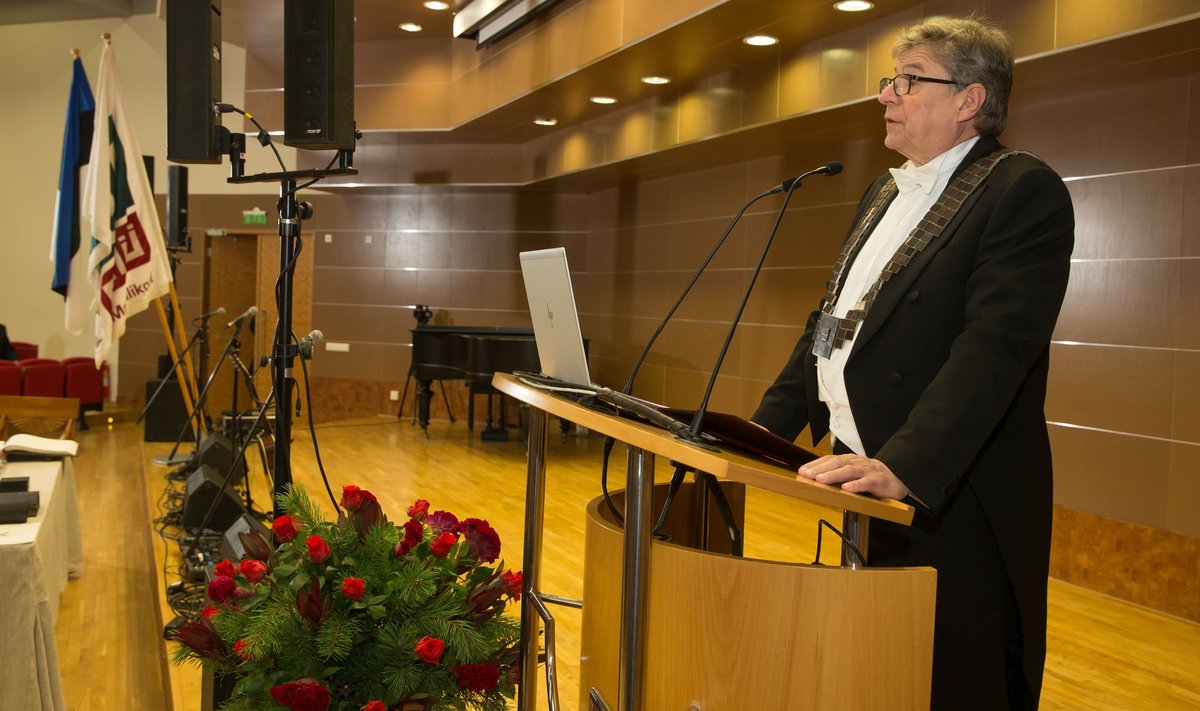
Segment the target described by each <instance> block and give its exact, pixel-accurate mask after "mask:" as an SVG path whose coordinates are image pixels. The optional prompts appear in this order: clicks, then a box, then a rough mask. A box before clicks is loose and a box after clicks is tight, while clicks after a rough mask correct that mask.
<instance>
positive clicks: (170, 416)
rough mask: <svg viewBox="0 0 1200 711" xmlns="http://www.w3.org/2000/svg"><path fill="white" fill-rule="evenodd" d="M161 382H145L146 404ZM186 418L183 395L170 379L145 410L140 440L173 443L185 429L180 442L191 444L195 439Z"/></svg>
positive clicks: (177, 383) (173, 380) (172, 379)
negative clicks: (143, 427)
mask: <svg viewBox="0 0 1200 711" xmlns="http://www.w3.org/2000/svg"><path fill="white" fill-rule="evenodd" d="M168 361H169V357H168ZM161 380H162V379H161V378H159V380H147V381H146V400H147V402H149V400H150V397H151V396H153V395H154V392H155V391H156V390H158V385H159V383H160V382H161ZM187 416H188V411H187V408H186V407H184V405H183V393H181V392H180V391H179V382H178V381H177V380H176V379H175V378H173V377H172V378H171V379H170V382H168V383H167V384H166V385H164V386H163V389H162V390H161V391H159V393H158V397H157V398H155V399H154V402H151V403H150V407H149V409H147V410H146V429H145V432H144V433H143V436H142V439H143V440H144V441H146V442H174V441H175V438H176V437H178V436H179V431H180V430H181V429H183V428H184V427H187V431H186V432H185V433H184V435H183V439H182V440H181V441H183V442H191V441H192V440H193V439H195V438H194V437H193V436H192V428H191V427H189V426H188V419H187Z"/></svg>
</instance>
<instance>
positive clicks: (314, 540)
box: [304, 533, 330, 563]
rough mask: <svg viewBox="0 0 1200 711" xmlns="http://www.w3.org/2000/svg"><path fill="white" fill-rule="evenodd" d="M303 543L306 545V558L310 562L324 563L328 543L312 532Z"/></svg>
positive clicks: (327, 555)
mask: <svg viewBox="0 0 1200 711" xmlns="http://www.w3.org/2000/svg"><path fill="white" fill-rule="evenodd" d="M304 545H306V546H308V559H309V560H311V561H312V562H314V563H324V562H325V561H326V560H327V559H328V558H329V554H330V551H329V544H328V543H326V542H325V539H324V538H321V537H320V536H319V535H317V534H315V533H314V534H313V535H311V536H309V537H308V540H306V541H304Z"/></svg>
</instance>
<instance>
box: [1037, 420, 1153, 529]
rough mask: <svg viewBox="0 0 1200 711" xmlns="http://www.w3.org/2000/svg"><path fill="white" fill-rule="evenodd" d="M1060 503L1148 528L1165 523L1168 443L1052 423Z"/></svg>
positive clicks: (1055, 492)
mask: <svg viewBox="0 0 1200 711" xmlns="http://www.w3.org/2000/svg"><path fill="white" fill-rule="evenodd" d="M1050 443H1051V446H1052V448H1053V451H1054V500H1055V502H1056V503H1058V504H1060V505H1062V506H1067V507H1070V508H1073V509H1079V510H1081V511H1090V512H1092V513H1096V514H1100V515H1101V516H1110V517H1113V518H1120V519H1122V520H1126V521H1132V522H1135V523H1139V524H1142V525H1145V526H1155V527H1158V528H1166V527H1167V499H1168V487H1167V484H1168V473H1169V471H1170V445H1169V443H1167V442H1166V441H1163V440H1157V439H1150V438H1146V437H1133V436H1128V435H1122V434H1115V433H1109V432H1098V431H1093V430H1084V429H1078V428H1074V427H1059V426H1051V428H1050Z"/></svg>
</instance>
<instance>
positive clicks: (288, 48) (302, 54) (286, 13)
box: [283, 0, 354, 150]
mask: <svg viewBox="0 0 1200 711" xmlns="http://www.w3.org/2000/svg"><path fill="white" fill-rule="evenodd" d="M283 134H284V136H283V142H284V143H285V144H287V145H289V146H292V147H294V148H308V149H313V150H333V149H346V150H350V149H353V148H354V0H285V1H284V4H283Z"/></svg>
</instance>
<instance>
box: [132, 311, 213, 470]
mask: <svg viewBox="0 0 1200 711" xmlns="http://www.w3.org/2000/svg"><path fill="white" fill-rule="evenodd" d="M223 313H225V307H224V306H222V307H220V308H218V309H217V310H216V311H210V312H209V313H206V314H202V315H201V316H198V317H197V320H198V321H199V322H200V324H199V325H198V326H197V327H196V331H195V333H193V334H192V337H191V339H190V340H189V341H188V343H187V346H186V347H185V348H184V349H183V350H182V351H181V352H180V353H179V357H178V358H176V359H175V363H174V364H173V365H172V366H171V368H170V370H169V371H168V372H169V373H178V372H179V367H180V365H182V363H183V362H184V359H185V358H186V357H187V354H188V353H189V352H191V350H192V348H194V347H196V346H197V345H198V346H199V347H200V352H201V353H202V354H204V353H207V351H208V320H209V319H210V318H212V317H213V316H219V315H221V314H223ZM201 362H202V363H203V362H204V361H203V360H201ZM169 380H170V376H169V375H168V377H166V378H163V379H162V380H160V381H159V383H158V387H157V388H155V389H154V393H153V394H151V395H150V397H149V399H147V400H146V406H145V407H143V408H142V411H141V412H140V413H138V416H137V419H136V420H135V422H136V423H140V422H141V421H142V420H143V419H145V417H146V413H147V412H149V411H150V406H151V405H153V404H154V401H155V400H157V399H158V396H159V394H160V393H162V391H163V388H164V387H166V385H167V382H168V381H169ZM184 387H186V388H188V394H189V395H190V396H191V398H192V402H193V403H195V402H196V398H197V394H196V393H194V392H192V390H191V383H190V382H185V383H184ZM195 412H196V410H195V407H193V410H192V412H189V413H188V416H187V418H186V419H185V420H184V422H183V425H181V426H180V428H179V434H178V436H177V437H176V438H175V445H174V446H173V447H171V452H170V453H169V454H167V456H166V457H165V458H160V457H155V458H154V462H155V463H156V464H164V465H171V464H182V463H183V461H186V458H185V459H184V460H177V459H175V454H176V452H178V451H179V445H180V444H181V443H182V442H183V435H184V433H185V432H187V430H188V428H189V427H191V428H192V438H193V440H194V441H195V442H196V445H197V446H199V444H200V434H201V433H202V432H203V431H204V430H205V426H206V424H207V423H206V422H205V421H204V420H203V418H199V419H197V422H196V426H194V427H193V425H192V419H193V417H194V415H195Z"/></svg>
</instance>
